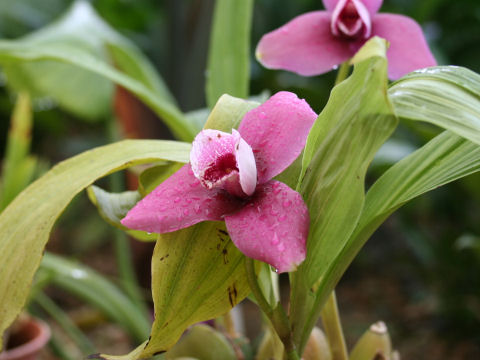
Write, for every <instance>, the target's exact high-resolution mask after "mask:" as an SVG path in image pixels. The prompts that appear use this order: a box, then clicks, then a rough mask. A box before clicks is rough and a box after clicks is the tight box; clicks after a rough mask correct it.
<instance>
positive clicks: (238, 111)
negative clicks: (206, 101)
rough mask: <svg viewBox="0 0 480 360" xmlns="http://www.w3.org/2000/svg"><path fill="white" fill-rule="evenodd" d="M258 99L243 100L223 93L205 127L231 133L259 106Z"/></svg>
mask: <svg viewBox="0 0 480 360" xmlns="http://www.w3.org/2000/svg"><path fill="white" fill-rule="evenodd" d="M259 105H260V103H258V102H256V101H250V100H243V99H239V98H236V97H233V96H230V95H222V96H221V97H220V99H218V101H217V103H216V104H215V106H214V107H213V109H212V112H211V113H210V116H209V117H208V119H207V122H206V123H205V126H204V129H216V130H220V131H225V132H228V133H230V132H231V131H232V129H236V128H237V127H238V125H240V122H241V121H242V119H243V117H244V116H245V114H246V113H247V112H249V111H250V110H252V109H254V108H256V107H258V106H259Z"/></svg>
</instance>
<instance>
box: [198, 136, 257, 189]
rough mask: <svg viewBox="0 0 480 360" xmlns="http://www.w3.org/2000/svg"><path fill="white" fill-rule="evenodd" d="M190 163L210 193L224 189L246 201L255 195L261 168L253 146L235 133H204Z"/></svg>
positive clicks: (199, 138)
mask: <svg viewBox="0 0 480 360" xmlns="http://www.w3.org/2000/svg"><path fill="white" fill-rule="evenodd" d="M190 163H191V165H192V170H193V173H194V175H195V177H196V178H197V179H198V180H200V183H201V184H202V185H203V186H204V187H206V188H207V189H213V188H221V189H224V190H226V191H227V192H228V193H229V194H231V195H233V196H236V197H240V198H244V197H248V196H251V195H252V194H253V193H254V192H255V188H256V185H257V167H256V163H255V157H254V155H253V150H252V148H251V147H250V145H248V144H247V142H245V140H243V139H242V137H241V136H240V133H239V132H238V131H236V130H235V129H233V130H232V134H228V133H226V132H223V131H219V130H212V129H207V130H203V131H201V132H200V133H199V134H198V135H197V137H196V138H195V140H194V141H193V144H192V150H191V153H190Z"/></svg>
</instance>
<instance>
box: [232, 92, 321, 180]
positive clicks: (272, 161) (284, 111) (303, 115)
mask: <svg viewBox="0 0 480 360" xmlns="http://www.w3.org/2000/svg"><path fill="white" fill-rule="evenodd" d="M316 119H317V114H316V113H315V112H314V111H313V110H312V109H311V108H310V106H309V105H308V104H307V102H306V101H305V100H300V99H299V98H298V97H297V95H295V94H293V93H290V92H285V91H284V92H279V93H277V94H275V95H273V96H272V97H271V98H270V99H268V100H267V101H266V102H265V103H263V104H262V105H260V106H259V107H257V108H255V109H253V110H250V111H249V112H248V113H247V114H245V116H244V118H243V120H242V122H241V123H240V126H239V128H238V131H239V132H240V134H241V135H242V138H243V139H245V141H246V142H247V143H248V144H249V145H250V146H251V147H252V149H253V153H254V155H255V159H256V163H257V172H258V183H260V184H262V183H265V182H267V181H268V180H270V179H271V178H273V177H274V176H276V175H278V174H280V173H281V172H282V171H283V170H285V169H286V168H287V167H288V166H289V165H290V164H291V163H292V162H293V161H294V160H295V159H296V158H297V157H298V155H300V153H301V152H302V149H303V148H304V146H305V142H306V140H307V136H308V133H309V131H310V128H311V127H312V125H313V123H314V122H315V120H316Z"/></svg>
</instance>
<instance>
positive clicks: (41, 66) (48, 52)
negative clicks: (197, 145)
mask: <svg viewBox="0 0 480 360" xmlns="http://www.w3.org/2000/svg"><path fill="white" fill-rule="evenodd" d="M109 51H110V52H109ZM111 62H113V63H115V65H116V66H117V67H118V68H119V69H120V70H117V69H116V68H115V67H114V66H113V65H112V64H111ZM0 64H1V65H2V67H3V68H4V69H5V70H6V71H7V75H8V77H9V79H10V80H11V81H12V85H13V86H14V87H15V88H16V89H25V88H26V89H28V90H29V91H33V92H34V94H36V95H37V96H38V95H41V96H51V97H53V98H54V99H55V100H56V101H57V102H58V103H59V104H60V105H62V106H64V107H65V108H67V109H69V110H70V111H74V112H76V113H77V114H80V115H81V116H83V117H87V118H97V117H100V116H104V115H105V114H106V113H108V112H110V108H111V98H112V91H113V84H112V82H114V83H116V84H118V85H120V86H122V87H124V88H125V89H127V90H128V91H130V92H132V93H133V94H135V95H136V96H137V97H138V98H139V99H140V100H142V101H143V102H145V104H147V105H148V106H150V107H151V108H152V110H153V111H155V112H156V113H157V115H159V117H160V118H162V120H163V121H164V122H165V123H166V125H167V126H168V127H169V128H170V129H171V130H172V132H173V133H174V134H175V135H176V136H177V137H178V138H179V139H182V140H191V139H192V138H193V136H194V135H195V134H196V126H195V125H194V124H190V122H189V121H188V120H187V119H186V118H185V117H184V115H183V114H182V112H181V111H180V110H179V109H178V107H177V106H176V104H175V102H174V100H173V97H172V96H171V94H170V93H169V92H168V89H167V88H166V86H165V84H164V83H163V80H162V79H161V78H160V77H159V76H158V74H157V73H156V72H155V70H154V68H153V66H152V65H151V64H150V63H149V62H148V60H147V59H146V58H145V57H144V56H143V55H142V54H141V53H140V52H139V51H138V49H137V48H136V47H135V46H134V45H133V44H131V43H130V42H129V41H128V40H127V39H125V38H122V37H121V36H120V35H119V34H117V33H115V32H114V30H113V29H111V28H110V27H109V26H108V25H107V24H106V23H105V22H103V20H102V19H101V18H100V17H98V15H97V14H96V13H95V12H94V10H93V8H92V7H91V5H89V3H88V2H86V1H77V2H75V4H74V5H73V6H72V8H71V10H70V11H69V12H68V13H67V14H66V15H65V16H64V17H63V18H62V19H60V20H59V21H58V22H56V23H54V24H52V25H50V26H49V27H47V28H44V29H42V30H40V31H38V32H36V33H33V34H31V35H29V36H27V37H25V38H22V39H19V40H10V41H8V40H3V41H0ZM39 73H41V74H42V76H38V74H39ZM99 75H100V76H99ZM65 79H69V81H65Z"/></svg>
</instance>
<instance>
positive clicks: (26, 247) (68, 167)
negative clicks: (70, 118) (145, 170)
mask: <svg viewBox="0 0 480 360" xmlns="http://www.w3.org/2000/svg"><path fill="white" fill-rule="evenodd" d="M189 152H190V144H185V143H180V142H174V141H162V140H126V141H121V142H118V143H114V144H111V145H106V146H102V147H99V148H96V149H93V150H90V151H87V152H85V153H82V154H80V155H77V156H75V157H73V158H71V159H69V160H66V161H64V162H62V163H60V164H58V165H57V166H55V167H54V168H53V169H51V170H50V171H49V172H48V173H47V174H45V175H44V176H43V177H41V178H40V179H38V180H37V181H35V182H34V183H33V184H31V185H30V186H29V187H28V188H27V189H25V190H24V191H23V192H22V193H21V194H20V195H19V196H17V198H16V199H15V200H14V201H13V202H12V203H10V205H9V206H8V207H7V208H6V209H5V210H4V211H3V212H2V214H1V215H0V279H2V281H1V282H0V304H1V307H0V333H3V331H4V330H5V329H6V328H7V327H8V326H9V325H10V324H11V323H12V321H13V320H14V319H15V317H16V316H17V315H18V313H19V312H20V310H21V309H22V307H23V305H24V304H25V301H26V298H27V295H28V292H29V287H30V284H31V282H32V278H33V275H34V273H35V271H36V270H37V268H38V266H39V264H40V260H41V258H42V252H43V249H44V247H45V244H46V242H47V241H48V237H49V234H50V231H51V229H52V227H53V225H54V223H55V220H56V219H57V218H58V216H59V215H60V214H61V212H62V211H63V210H64V209H65V207H66V206H67V205H68V203H69V202H70V201H71V200H72V199H73V197H74V196H75V195H76V194H77V193H79V192H80V191H81V190H83V189H84V188H86V187H87V186H89V185H90V184H91V183H92V182H93V181H95V180H96V179H98V178H100V177H102V176H105V175H106V174H109V173H111V172H114V171H117V170H120V169H123V168H126V167H129V166H131V165H133V164H135V163H146V162H152V161H156V160H170V161H179V162H187V161H188V158H189Z"/></svg>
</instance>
